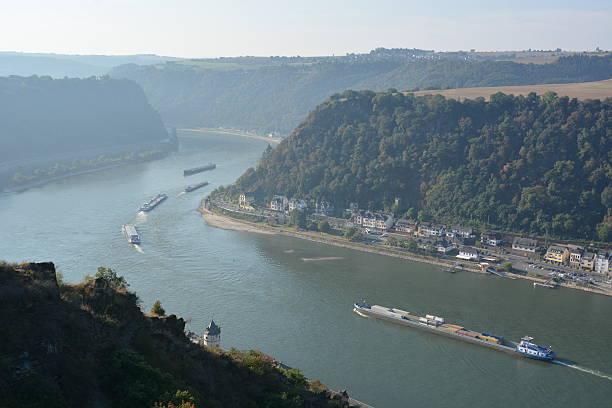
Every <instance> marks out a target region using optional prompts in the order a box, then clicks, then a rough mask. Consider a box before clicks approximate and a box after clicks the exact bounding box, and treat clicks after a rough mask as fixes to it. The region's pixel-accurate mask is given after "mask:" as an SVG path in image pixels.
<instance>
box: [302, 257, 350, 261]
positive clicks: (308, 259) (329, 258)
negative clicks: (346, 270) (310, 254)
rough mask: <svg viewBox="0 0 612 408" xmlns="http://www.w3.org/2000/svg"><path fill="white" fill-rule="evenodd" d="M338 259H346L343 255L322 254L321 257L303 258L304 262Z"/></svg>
mask: <svg viewBox="0 0 612 408" xmlns="http://www.w3.org/2000/svg"><path fill="white" fill-rule="evenodd" d="M338 259H344V258H343V257H341V256H322V257H320V258H302V261H304V262H315V261H335V260H338Z"/></svg>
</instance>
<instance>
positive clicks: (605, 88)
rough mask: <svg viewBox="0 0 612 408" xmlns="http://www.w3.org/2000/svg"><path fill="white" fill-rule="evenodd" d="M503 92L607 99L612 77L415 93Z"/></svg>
mask: <svg viewBox="0 0 612 408" xmlns="http://www.w3.org/2000/svg"><path fill="white" fill-rule="evenodd" d="M498 92H502V93H505V94H509V95H528V94H529V93H531V92H535V93H537V94H538V95H543V94H545V93H546V92H555V93H556V94H558V95H559V96H567V97H570V98H578V99H582V100H584V99H606V98H612V79H607V80H605V81H596V82H578V83H573V84H547V85H518V86H487V87H480V88H456V89H444V90H430V91H418V92H414V94H415V95H431V94H434V95H435V94H440V95H443V96H445V97H447V98H453V99H466V98H467V99H474V98H478V97H482V98H487V99H488V98H489V97H490V96H491V95H493V94H496V93H498Z"/></svg>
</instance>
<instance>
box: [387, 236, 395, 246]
mask: <svg viewBox="0 0 612 408" xmlns="http://www.w3.org/2000/svg"><path fill="white" fill-rule="evenodd" d="M387 244H389V245H391V246H397V239H396V238H395V237H388V238H387Z"/></svg>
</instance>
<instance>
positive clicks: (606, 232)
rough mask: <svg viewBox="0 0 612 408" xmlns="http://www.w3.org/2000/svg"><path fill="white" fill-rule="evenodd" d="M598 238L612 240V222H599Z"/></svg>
mask: <svg viewBox="0 0 612 408" xmlns="http://www.w3.org/2000/svg"><path fill="white" fill-rule="evenodd" d="M597 238H599V240H600V241H605V242H610V241H612V222H610V221H607V222H602V223H599V224H597Z"/></svg>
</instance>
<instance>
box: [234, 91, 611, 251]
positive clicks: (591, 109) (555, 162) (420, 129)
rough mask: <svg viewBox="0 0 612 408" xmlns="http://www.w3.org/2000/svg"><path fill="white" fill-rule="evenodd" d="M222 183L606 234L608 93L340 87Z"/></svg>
mask: <svg viewBox="0 0 612 408" xmlns="http://www.w3.org/2000/svg"><path fill="white" fill-rule="evenodd" d="M224 191H225V192H226V193H229V194H231V195H234V196H235V195H237V194H239V193H240V192H243V191H247V192H254V193H255V194H256V196H257V197H259V199H260V200H261V201H262V202H264V201H267V200H269V199H270V198H271V197H272V195H273V194H284V195H287V196H289V197H297V198H310V199H321V198H325V199H327V200H330V201H333V202H334V203H335V206H336V208H346V206H348V204H349V203H351V202H356V203H358V204H359V205H360V207H361V208H371V209H378V210H387V211H393V212H395V213H396V215H399V216H404V215H406V216H409V217H418V218H419V219H421V220H428V219H430V220H437V221H440V222H450V223H461V224H472V225H475V226H488V227H491V228H498V229H502V230H507V231H515V232H527V233H537V234H541V235H545V234H546V233H548V234H549V235H554V236H558V237H567V238H581V239H599V240H601V241H608V242H610V241H612V217H607V216H610V215H612V99H610V98H608V99H606V100H604V101H600V100H588V101H578V100H576V99H569V98H567V97H557V96H555V95H554V94H546V95H544V96H537V95H536V94H535V93H532V94H529V95H527V96H518V97H513V96H509V95H504V94H495V95H492V96H491V98H490V101H489V102H487V101H484V100H482V99H481V100H470V99H466V100H463V101H461V102H458V101H456V100H453V99H445V98H444V97H442V96H440V95H427V96H418V97H417V96H414V95H413V94H403V93H399V92H391V93H374V92H371V91H362V92H355V91H346V92H345V93H343V94H336V95H334V96H332V97H331V98H330V99H328V100H327V101H326V102H325V103H323V104H321V105H320V106H318V107H317V108H316V109H314V110H313V111H312V112H311V114H310V115H309V116H308V117H307V118H306V119H305V120H304V121H303V122H302V123H301V124H300V125H299V126H298V127H297V128H296V130H295V131H294V132H293V133H292V134H291V136H290V137H289V138H287V139H285V140H284V141H282V142H281V143H280V144H279V145H278V147H276V148H275V149H273V150H271V151H267V152H266V153H265V154H264V156H263V157H262V159H261V160H260V163H259V164H258V166H257V168H255V169H249V170H248V171H247V172H246V173H244V174H243V175H242V176H241V177H240V179H238V181H237V182H236V184H235V185H233V186H231V187H229V188H228V189H227V190H224ZM396 198H397V199H399V206H397V205H395V200H396Z"/></svg>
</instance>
